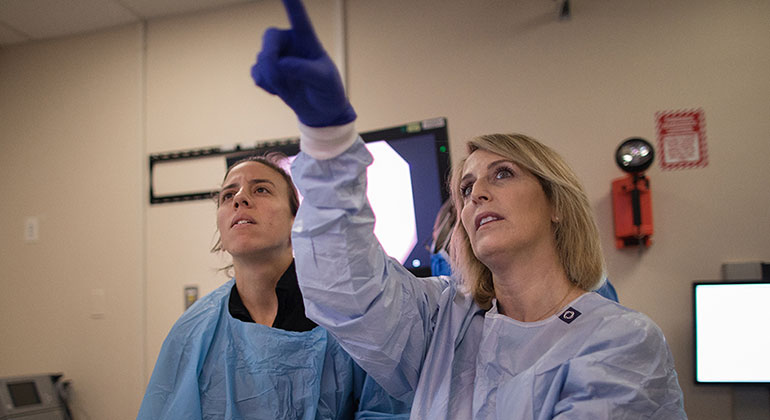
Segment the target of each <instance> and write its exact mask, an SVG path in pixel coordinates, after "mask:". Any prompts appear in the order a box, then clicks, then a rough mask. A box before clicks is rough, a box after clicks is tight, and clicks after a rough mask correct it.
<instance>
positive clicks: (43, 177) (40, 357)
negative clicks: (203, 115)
mask: <svg viewBox="0 0 770 420" xmlns="http://www.w3.org/2000/svg"><path fill="white" fill-rule="evenodd" d="M141 41H142V31H141V27H140V26H139V25H133V26H130V27H125V28H120V29H117V30H113V31H110V32H108V33H103V34H97V35H88V36H82V37H77V38H71V39H66V40H57V41H52V42H43V43H35V44H29V45H24V46H20V47H14V48H9V49H6V50H3V51H0V185H2V189H1V191H2V196H3V199H2V207H0V208H1V210H0V238H2V239H0V272H2V276H0V320H2V321H0V337H2V338H0V375H3V376H7V375H19V374H29V373H38V372H40V373H42V372H59V371H60V372H63V373H65V375H66V377H68V378H70V379H72V380H73V385H74V387H73V391H74V392H73V411H74V413H73V414H74V415H75V416H76V418H78V419H108V418H130V417H131V415H132V414H134V413H135V412H136V409H137V407H138V404H139V401H140V398H141V395H142V392H143V389H144V378H143V375H142V369H143V367H144V366H143V364H142V352H141V349H142V342H143V340H144V330H143V328H142V318H143V316H144V310H143V306H142V301H143V299H144V298H143V287H144V284H143V278H144V273H143V271H144V270H143V267H144V262H143V255H142V249H143V248H142V247H143V230H144V224H143V216H142V214H143V202H144V200H145V198H144V197H145V187H144V185H143V180H144V167H145V166H146V165H145V164H144V151H143V149H144V145H143V144H142V141H141V139H142V132H141V127H142V115H143V113H142V62H143V56H142V49H141V46H142V42H141ZM29 216H33V217H37V218H38V220H39V227H40V229H39V240H38V241H37V242H25V241H24V236H23V232H24V228H23V226H24V222H25V220H26V218H27V217H29ZM94 290H96V291H101V293H102V294H103V296H104V298H103V299H102V302H93V303H92V302H91V299H92V298H91V296H92V291H94ZM92 312H101V313H102V314H103V315H102V317H101V318H92V317H91V315H92ZM134 415H135V414H134Z"/></svg>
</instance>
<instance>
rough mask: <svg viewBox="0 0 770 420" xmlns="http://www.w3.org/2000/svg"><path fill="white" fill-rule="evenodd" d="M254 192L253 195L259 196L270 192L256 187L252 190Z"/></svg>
mask: <svg viewBox="0 0 770 420" xmlns="http://www.w3.org/2000/svg"><path fill="white" fill-rule="evenodd" d="M254 192H255V193H259V194H266V193H269V192H270V190H268V189H267V188H265V187H256V188H254Z"/></svg>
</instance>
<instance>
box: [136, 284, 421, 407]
mask: <svg viewBox="0 0 770 420" xmlns="http://www.w3.org/2000/svg"><path fill="white" fill-rule="evenodd" d="M233 283H234V280H230V281H228V282H227V283H225V284H224V285H223V286H221V287H219V288H218V289H216V290H215V291H213V292H212V293H210V294H209V295H207V296H205V297H204V298H202V299H201V300H199V301H198V302H196V303H195V304H194V305H193V306H191V307H190V309H188V310H187V311H186V312H185V313H184V314H183V315H182V317H181V318H179V320H178V321H177V322H176V324H174V326H173V327H172V329H171V332H170V333H169V334H168V337H167V338H166V340H165V342H164V343H163V347H162V348H161V351H160V356H159V357H158V361H157V363H156V364H155V370H154V371H153V373H152V378H151V379H150V383H149V385H148V386H147V392H146V393H145V396H144V400H143V401H142V406H141V408H140V410H139V415H138V416H137V419H142V420H159V419H185V420H192V419H212V420H213V419H220V420H221V419H233V420H235V419H265V420H268V419H269V420H276V419H286V420H288V419H292V420H296V419H306V420H310V419H353V418H356V419H380V418H388V419H390V418H403V419H406V418H408V415H407V414H403V413H404V412H405V411H408V405H406V404H403V403H401V402H398V401H395V400H393V399H391V398H390V397H388V396H387V394H386V393H385V392H384V391H383V390H382V388H380V387H379V386H378V385H377V384H376V382H374V381H373V380H372V379H371V377H368V376H366V375H365V373H364V372H363V370H361V368H360V367H358V366H357V365H356V364H355V363H354V362H353V361H352V360H351V358H350V356H348V354H347V353H345V351H344V350H342V348H341V347H340V346H339V344H338V343H337V341H336V340H334V338H333V337H332V336H331V335H330V334H328V333H327V331H326V330H324V329H323V328H321V327H316V328H314V329H313V330H311V331H307V332H290V331H284V330H280V329H276V328H271V327H267V326H264V325H260V324H255V323H247V322H242V321H239V320H237V319H234V318H233V317H232V316H231V315H230V313H229V311H228V301H229V297H230V291H231V290H232V287H233ZM359 401H360V403H359ZM398 413H402V415H400V416H399V415H398Z"/></svg>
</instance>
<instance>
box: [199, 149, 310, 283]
mask: <svg viewBox="0 0 770 420" xmlns="http://www.w3.org/2000/svg"><path fill="white" fill-rule="evenodd" d="M286 159H288V158H287V156H286V155H285V154H283V153H281V152H268V153H265V154H264V155H259V156H247V157H245V158H243V159H239V160H238V161H236V162H235V163H233V164H232V165H230V166H229V167H228V168H227V171H225V176H224V177H223V178H222V183H223V184H224V182H225V180H226V179H227V176H228V175H230V171H231V170H232V169H233V168H235V167H236V166H238V165H240V164H241V163H245V162H256V163H259V164H262V165H265V166H267V167H268V168H270V169H272V170H274V171H275V172H276V173H277V174H278V175H280V176H281V177H282V178H283V180H284V181H286V185H287V186H288V191H287V193H288V194H287V195H288V196H289V209H290V210H291V214H292V216H296V215H297V210H299V193H298V192H297V187H295V186H294V182H293V181H292V180H291V176H290V175H289V173H288V172H286V171H285V170H284V169H283V167H282V166H281V164H282V163H283V162H285V161H286ZM220 192H221V191H217V192H216V193H214V194H213V195H212V198H214V201H215V202H216V204H217V208H219V194H220ZM221 250H222V238H220V237H217V242H216V243H215V244H214V246H213V247H212V248H211V252H219V251H221ZM226 268H229V267H226Z"/></svg>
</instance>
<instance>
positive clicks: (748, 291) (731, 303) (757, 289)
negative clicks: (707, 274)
mask: <svg viewBox="0 0 770 420" xmlns="http://www.w3.org/2000/svg"><path fill="white" fill-rule="evenodd" d="M768 303H770V283H768V282H762V281H756V282H695V283H693V310H694V343H695V382H696V383H697V384H770V363H768V361H767V360H768V356H767V355H768V349H770V334H768V325H767V306H768Z"/></svg>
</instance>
